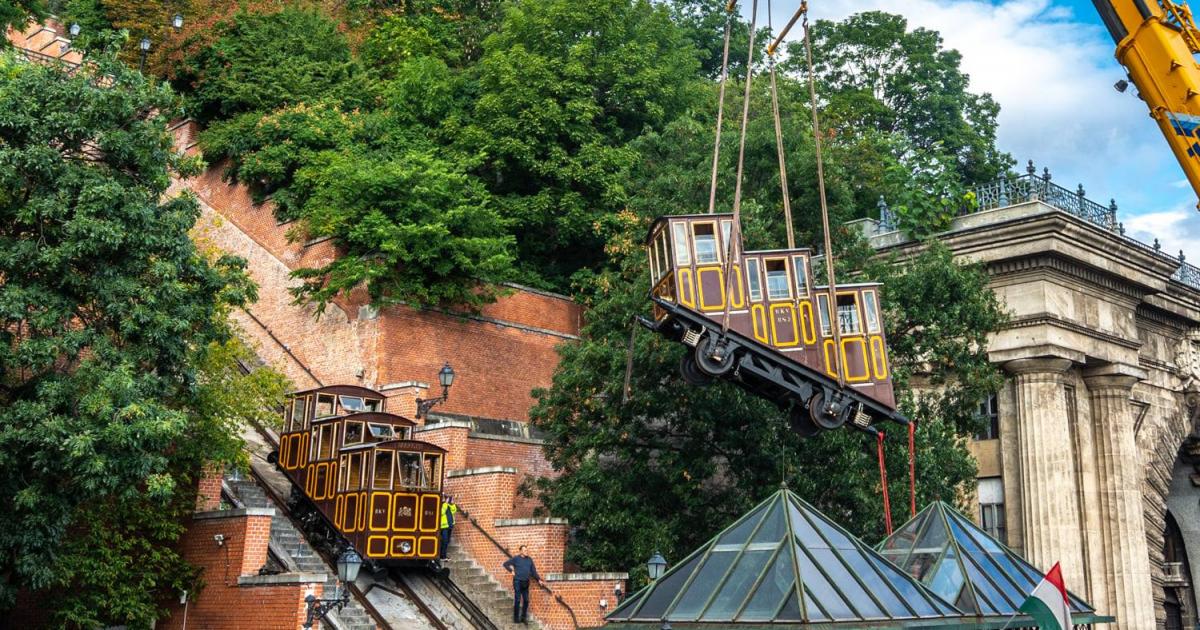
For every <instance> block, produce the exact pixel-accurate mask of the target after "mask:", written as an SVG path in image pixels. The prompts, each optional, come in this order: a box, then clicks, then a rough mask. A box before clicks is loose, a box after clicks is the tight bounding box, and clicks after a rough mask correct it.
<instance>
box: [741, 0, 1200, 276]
mask: <svg viewBox="0 0 1200 630" xmlns="http://www.w3.org/2000/svg"><path fill="white" fill-rule="evenodd" d="M742 1H743V5H745V4H746V3H747V1H748V0H742ZM797 5H798V2H796V1H794V0H793V1H788V2H782V1H781V2H777V3H775V6H774V9H775V11H774V22H775V24H777V25H778V24H783V23H785V22H786V20H787V18H788V17H790V15H791V12H792V11H794V10H795V9H796V6H797ZM812 7H813V8H812V11H813V17H814V19H816V18H827V19H842V18H845V17H847V16H849V15H851V14H853V13H859V12H862V11H869V10H883V11H888V12H891V13H898V14H901V15H904V16H905V17H907V18H908V21H909V25H910V26H911V27H918V26H919V27H925V28H929V29H932V30H936V31H938V32H939V33H940V34H941V35H942V38H943V41H944V43H945V46H946V47H947V48H953V49H956V50H958V51H959V52H960V53H962V69H963V70H964V71H965V72H966V73H967V74H969V75H970V77H971V89H972V90H973V91H975V92H989V93H991V94H992V96H993V97H994V98H995V99H996V101H997V102H999V103H1000V106H1001V111H1000V118H999V129H998V143H999V145H1000V148H1001V149H1003V150H1005V151H1008V152H1010V153H1011V154H1012V155H1013V157H1015V158H1016V159H1017V160H1018V168H1021V167H1023V165H1024V163H1025V161H1026V160H1027V159H1031V158H1032V159H1033V160H1034V161H1035V162H1036V163H1037V167H1038V170H1039V171H1040V170H1041V168H1042V167H1043V166H1049V167H1050V170H1051V172H1052V173H1053V176H1054V181H1055V182H1057V183H1059V184H1061V185H1063V186H1066V187H1068V188H1071V189H1074V188H1075V185H1076V184H1077V183H1082V184H1083V186H1084V188H1085V189H1086V190H1087V191H1088V197H1090V198H1092V199H1095V200H1096V201H1099V202H1102V203H1105V204H1107V202H1108V200H1109V199H1110V198H1115V199H1116V200H1117V202H1118V204H1119V205H1120V208H1121V210H1120V216H1121V219H1122V220H1123V221H1125V222H1126V225H1127V226H1128V225H1129V224H1131V223H1137V224H1138V225H1139V226H1144V227H1145V229H1146V230H1151V229H1155V230H1157V229H1160V228H1162V229H1164V230H1166V229H1175V228H1178V227H1179V226H1181V225H1187V226H1189V227H1191V226H1193V225H1197V227H1200V224H1197V220H1196V218H1195V217H1194V216H1193V215H1196V211H1195V210H1194V209H1191V205H1192V204H1194V203H1195V195H1194V193H1193V192H1192V191H1191V190H1190V189H1189V188H1187V187H1186V186H1185V187H1183V189H1182V190H1181V189H1180V187H1179V186H1178V181H1179V180H1180V179H1181V177H1182V171H1181V170H1180V168H1179V166H1178V165H1177V164H1176V162H1175V159H1174V157H1173V156H1172V154H1171V152H1170V150H1169V149H1168V147H1167V144H1166V142H1165V141H1164V140H1163V138H1162V136H1161V135H1160V133H1159V131H1158V128H1157V126H1155V124H1154V123H1153V121H1151V120H1150V118H1149V116H1148V115H1147V110H1146V106H1145V104H1144V103H1143V102H1142V101H1141V100H1139V99H1138V98H1137V97H1136V96H1135V95H1134V90H1129V91H1127V92H1125V93H1124V94H1121V93H1118V92H1117V91H1116V90H1114V89H1113V87H1112V85H1113V83H1114V82H1116V80H1117V79H1120V78H1123V77H1124V76H1125V71H1124V69H1123V68H1121V66H1120V65H1119V64H1117V62H1116V60H1115V59H1114V58H1113V51H1114V47H1113V44H1112V40H1111V38H1110V37H1109V35H1108V33H1107V32H1106V31H1105V30H1104V29H1103V27H1102V26H1100V25H1099V24H1098V23H1096V22H1097V20H1095V19H1093V18H1092V16H1090V15H1089V16H1087V20H1084V19H1081V17H1082V16H1079V15H1076V14H1075V13H1074V12H1073V11H1072V9H1071V8H1070V7H1067V6H1063V5H1062V4H1054V3H1052V2H1050V0H995V1H985V0H940V1H939V0H823V1H822V2H819V3H813V5H812ZM743 14H748V10H747V7H745V6H743ZM798 33H799V29H796V30H795V31H794V32H793V35H792V36H791V37H790V39H795V38H796V37H799V35H798ZM1185 204H1186V208H1187V209H1186V210H1184V209H1183V208H1184V207H1185ZM1189 212H1190V213H1191V214H1190V215H1187V213H1189ZM1147 213H1150V214H1149V215H1148V214H1147ZM1163 213H1168V214H1163ZM1174 213H1183V214H1184V215H1187V216H1188V218H1187V219H1184V218H1183V216H1179V217H1178V219H1179V220H1178V221H1177V222H1176V223H1170V222H1168V221H1166V219H1165V218H1164V217H1166V216H1170V217H1176V216H1177V215H1176V214H1174ZM1139 215H1144V216H1151V215H1153V216H1156V217H1158V218H1157V219H1156V220H1142V221H1135V220H1134V219H1135V218H1136V217H1138V216H1139ZM1147 233H1149V232H1147ZM1184 233H1186V234H1187V240H1183V241H1179V242H1180V244H1181V246H1183V248H1184V250H1185V251H1190V250H1194V251H1195V252H1196V254H1197V255H1198V257H1197V258H1196V259H1194V260H1196V261H1197V262H1198V263H1200V229H1197V230H1191V229H1189V230H1186V231H1185V232H1184ZM1164 234H1165V232H1164ZM1164 234H1159V235H1158V236H1159V237H1160V238H1164ZM1153 236H1154V235H1153V234H1151V236H1150V239H1151V240H1152V239H1153ZM1171 238H1172V239H1173V242H1174V241H1178V235H1176V234H1172V235H1171ZM1177 249H1178V247H1176V250H1177Z"/></svg>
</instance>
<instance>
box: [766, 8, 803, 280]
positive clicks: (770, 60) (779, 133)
mask: <svg viewBox="0 0 1200 630" xmlns="http://www.w3.org/2000/svg"><path fill="white" fill-rule="evenodd" d="M774 31H775V28H774V26H773V25H772V23H771V0H767V32H768V33H773V32H774ZM767 70H768V71H769V73H770V75H771V116H772V117H773V118H774V119H775V121H774V122H775V153H776V154H778V155H779V188H780V189H781V191H782V194H783V217H784V222H785V223H786V226H787V247H788V249H796V233H795V231H794V230H793V229H792V200H791V197H790V196H789V195H788V181H787V163H786V161H785V160H784V155H783V122H782V121H781V120H780V117H779V88H778V87H776V85H775V47H774V45H772V46H771V47H769V48H767ZM799 299H800V295H799V294H798V293H797V295H796V300H797V301H798V300H799Z"/></svg>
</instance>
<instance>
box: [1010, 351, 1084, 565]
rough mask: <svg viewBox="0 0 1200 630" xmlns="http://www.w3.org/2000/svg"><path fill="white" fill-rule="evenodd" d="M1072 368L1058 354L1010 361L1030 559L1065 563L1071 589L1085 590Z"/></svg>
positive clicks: (1024, 526) (1023, 517)
mask: <svg viewBox="0 0 1200 630" xmlns="http://www.w3.org/2000/svg"><path fill="white" fill-rule="evenodd" d="M1070 367H1071V361H1070V360H1068V359H1060V358H1056V357H1051V358H1037V359H1017V360H1015V361H1009V362H1008V363H1005V364H1004V369H1005V370H1007V371H1008V372H1009V373H1010V374H1012V375H1013V377H1014V381H1015V385H1016V387H1015V390H1016V399H1017V461H1018V462H1019V463H1020V468H1021V534H1022V537H1023V539H1024V543H1025V557H1026V558H1028V559H1029V561H1030V562H1032V563H1033V564H1034V565H1035V566H1037V567H1038V568H1040V569H1042V570H1043V571H1046V570H1049V569H1050V567H1052V566H1054V563H1056V562H1058V563H1060V564H1061V565H1062V573H1063V579H1064V580H1065V581H1066V583H1067V588H1068V589H1071V588H1074V589H1079V588H1081V587H1082V586H1083V585H1084V579H1083V545H1082V539H1081V537H1082V535H1083V534H1082V529H1081V527H1080V519H1079V507H1078V490H1077V489H1076V487H1075V479H1074V470H1075V464H1074V452H1073V450H1074V449H1073V448H1072V443H1071V431H1070V427H1069V426H1068V425H1067V421H1068V419H1067V409H1066V398H1065V395H1064V389H1063V373H1064V372H1066V371H1067V369H1069V368H1070Z"/></svg>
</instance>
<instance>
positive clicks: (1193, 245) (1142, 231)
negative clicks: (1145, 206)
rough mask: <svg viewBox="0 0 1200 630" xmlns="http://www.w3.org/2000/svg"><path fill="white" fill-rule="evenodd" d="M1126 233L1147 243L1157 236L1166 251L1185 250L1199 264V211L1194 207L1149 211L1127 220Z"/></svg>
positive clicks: (1169, 252) (1173, 254)
mask: <svg viewBox="0 0 1200 630" xmlns="http://www.w3.org/2000/svg"><path fill="white" fill-rule="evenodd" d="M1125 230H1126V234H1128V235H1129V236H1132V237H1134V238H1136V239H1138V240H1141V241H1145V242H1146V243H1153V242H1154V239H1155V238H1157V239H1158V242H1159V244H1160V245H1162V249H1163V251H1164V252H1166V253H1168V254H1170V255H1172V256H1175V255H1177V254H1178V253H1179V252H1180V251H1183V253H1184V256H1186V257H1187V259H1188V261H1189V262H1191V263H1192V264H1200V213H1198V212H1196V208H1195V207H1194V206H1191V205H1189V206H1186V207H1180V208H1176V209H1173V210H1162V211H1159V212H1148V213H1146V214H1140V215H1137V216H1134V217H1129V218H1127V219H1126V220H1125Z"/></svg>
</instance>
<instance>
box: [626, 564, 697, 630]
mask: <svg viewBox="0 0 1200 630" xmlns="http://www.w3.org/2000/svg"><path fill="white" fill-rule="evenodd" d="M703 557H704V554H696V555H694V556H692V558H691V560H688V561H687V563H686V564H684V565H683V566H680V567H679V568H678V569H675V570H673V571H671V572H669V573H667V574H666V575H664V576H662V577H660V578H658V584H656V585H654V590H652V591H650V592H649V593H648V594H646V595H645V596H644V597H643V598H644V599H645V600H646V604H645V605H644V606H642V609H641V610H639V611H637V612H636V613H633V617H632V618H634V619H661V618H662V616H663V614H664V613H666V612H667V606H670V605H671V601H672V600H674V599H675V596H676V595H678V594H679V589H680V588H682V587H683V585H684V583H686V582H687V579H688V578H689V577H691V575H692V571H694V570H695V569H696V566H697V565H699V564H700V559H701V558H703Z"/></svg>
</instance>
